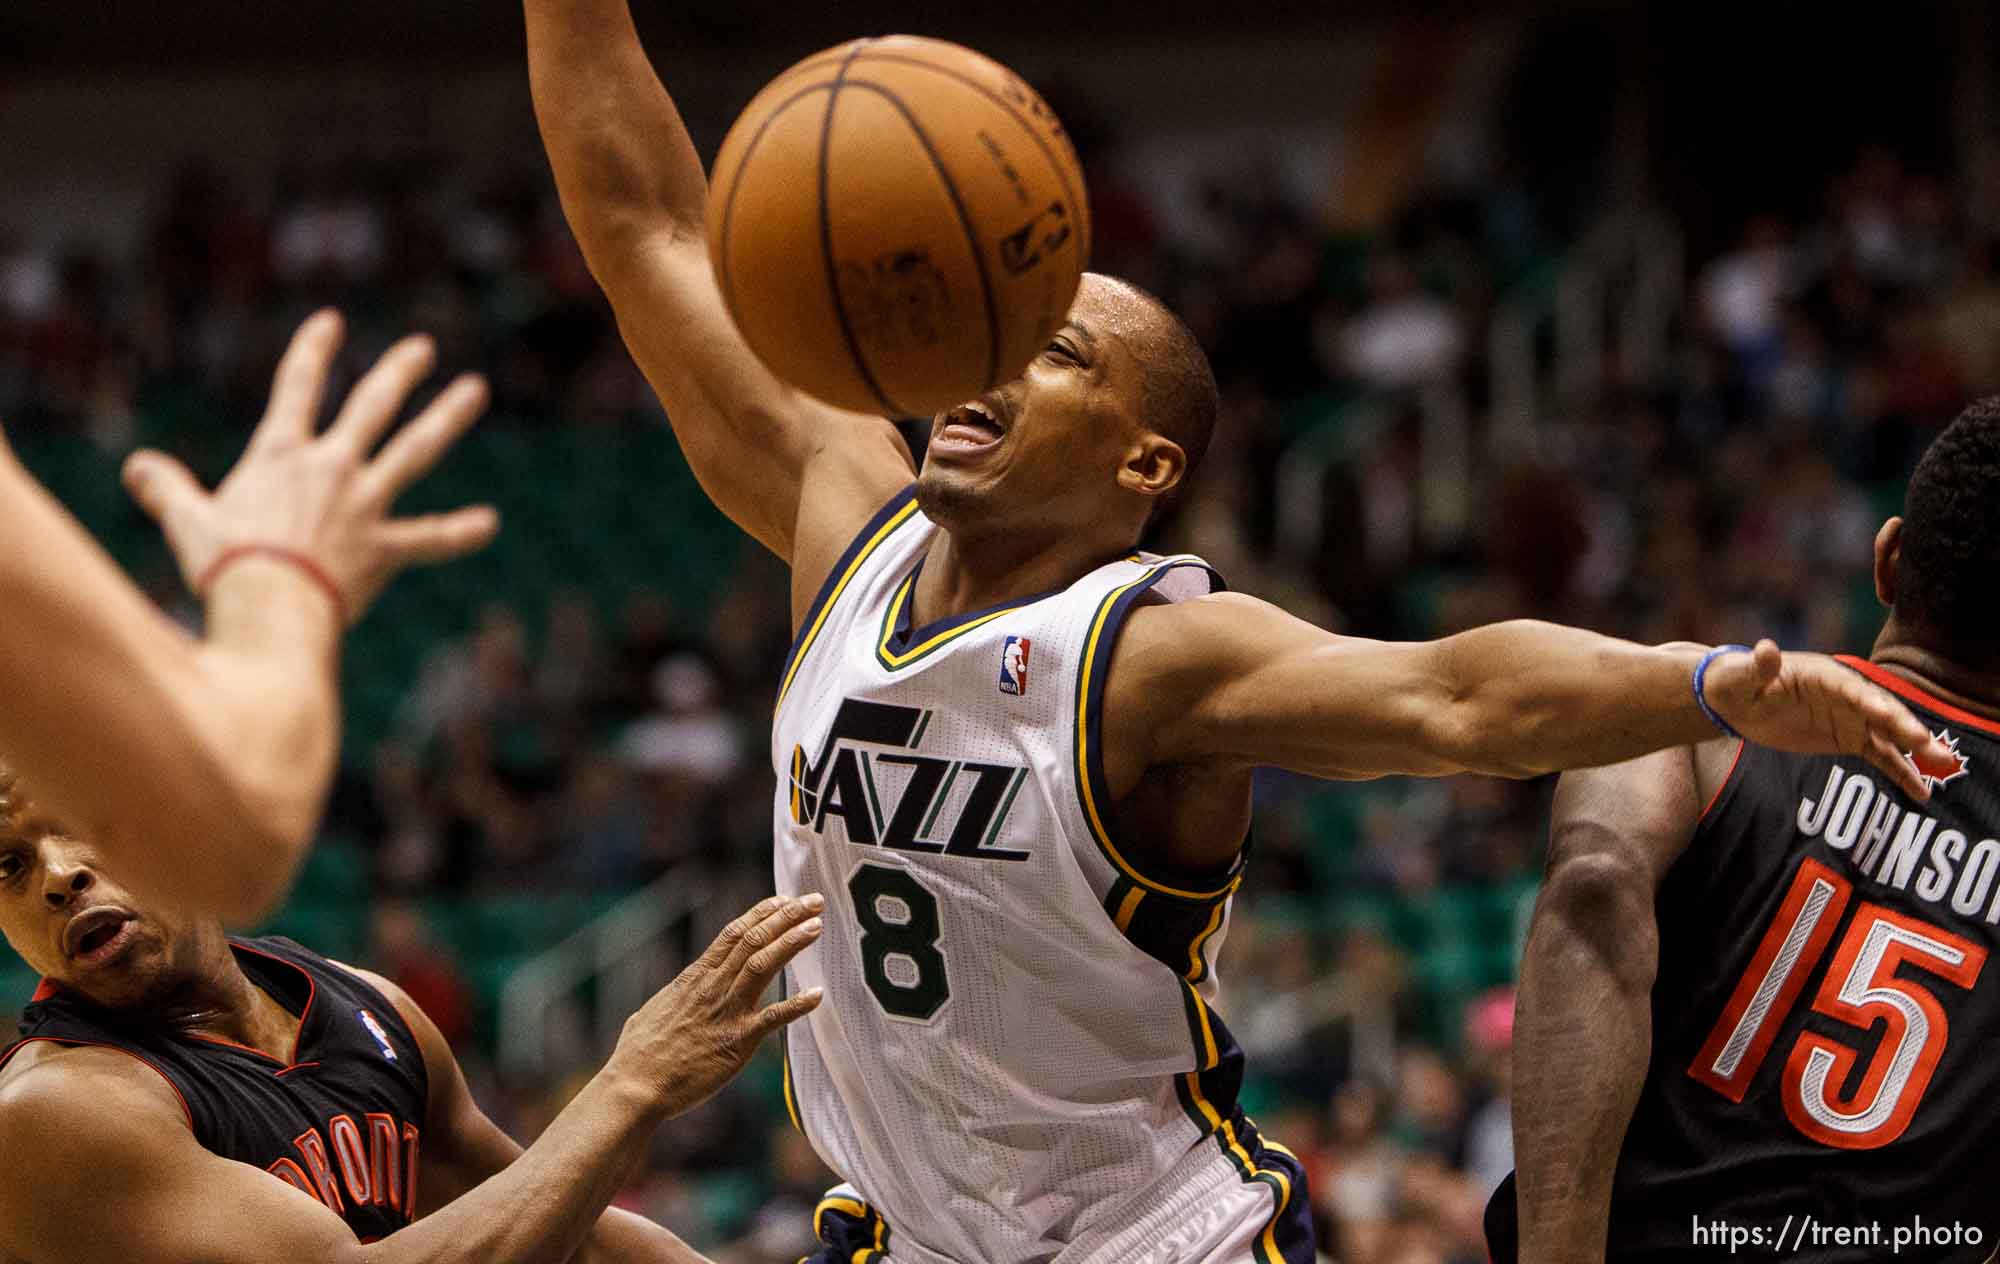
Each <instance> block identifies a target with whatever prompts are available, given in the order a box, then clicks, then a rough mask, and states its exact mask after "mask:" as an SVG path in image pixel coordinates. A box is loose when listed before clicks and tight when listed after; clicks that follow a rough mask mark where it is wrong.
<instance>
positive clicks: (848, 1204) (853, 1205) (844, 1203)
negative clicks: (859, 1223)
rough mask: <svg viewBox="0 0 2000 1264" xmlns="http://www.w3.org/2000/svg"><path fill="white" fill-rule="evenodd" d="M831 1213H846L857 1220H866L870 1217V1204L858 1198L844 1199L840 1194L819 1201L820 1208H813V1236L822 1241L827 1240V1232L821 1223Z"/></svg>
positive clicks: (830, 1195)
mask: <svg viewBox="0 0 2000 1264" xmlns="http://www.w3.org/2000/svg"><path fill="white" fill-rule="evenodd" d="M829 1211H844V1212H846V1213H847V1214H848V1215H850V1216H853V1217H854V1218H855V1219H856V1220H866V1219H868V1215H869V1211H868V1204H867V1203H864V1202H862V1201H861V1200H860V1199H858V1198H843V1197H841V1196H840V1195H838V1194H829V1195H827V1196H826V1197H825V1198H822V1199H820V1200H819V1206H817V1207H815V1208H813V1236H814V1237H815V1238H820V1239H821V1240H822V1241H824V1240H825V1232H826V1231H825V1229H824V1228H823V1227H822V1223H821V1222H822V1221H824V1220H825V1219H826V1213H827V1212H829Z"/></svg>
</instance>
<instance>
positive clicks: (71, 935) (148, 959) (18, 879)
mask: <svg viewBox="0 0 2000 1264" xmlns="http://www.w3.org/2000/svg"><path fill="white" fill-rule="evenodd" d="M0 933H4V934H5V936H6V939H7V943H8V944H9V945H10V946H12V948H13V949H14V951H15V952H16V953H18V954H20V956H21V959H22V960H24V961H26V962H27V963H28V964H29V965H30V966H32V967H33V968H34V969H35V970H36V971H38V972H40V973H41V975H42V976H43V977H44V978H46V979H48V980H49V981H50V982H52V983H55V984H57V985H58V986H60V987H62V988H64V989H66V990H68V991H71V992H75V993H77V994H78V995H80V996H83V997H84V998H85V999H87V1000H89V1001H91V1002H93V1003H95V1004H97V1005H101V1006H104V1007H105V1008H107V1009H120V1010H135V1009H136V1010H144V1009H149V1008H153V1007H156V1006H158V1005H160V1004H162V1003H164V1002H165V1001H167V1000H169V999H171V998H172V997H173V996H174V995H176V994H177V993H179V992H181V991H182V990H184V989H185V986H186V984H187V983H188V982H189V981H190V980H191V979H193V978H195V977H196V976H197V975H198V973H199V972H200V971H201V970H202V969H203V968H204V965H205V963H207V962H210V961H213V960H215V959H216V957H217V954H218V952H219V953H220V955H221V956H222V957H224V958H226V957H227V956H228V941H227V940H226V939H225V938H224V937H223V932H222V924H221V923H220V922H218V921H215V920H213V919H197V918H191V917H186V916H180V915H176V914H173V913H170V912H166V911H164V910H160V909H153V908H145V907H142V906H141V905H140V903H139V902H138V901H137V899H136V898H135V897H134V896H133V894H132V893H131V892H130V891H128V890H126V889H125V888H124V887H122V886H120V885H119V884H118V882H117V880H116V879H115V878H114V877H112V876H111V875H109V874H107V873H106V872H105V869H104V865H103V861H102V859H101V857H100V855H99V853H98V851H97V849H96V848H95V847H93V846H92V845H91V844H90V843H89V842H87V841H85V840H82V839H78V838H73V837H70V836H69V835H68V834H67V833H65V832H64V829H63V827H62V825H61V824H60V823H59V822H57V821H55V820H54V819H52V818H50V817H49V816H48V815H47V814H46V813H44V812H43V811H42V810H41V809H40V808H39V807H38V806H37V805H36V804H35V803H34V801H33V800H32V799H31V798H29V797H28V794H27V792H26V791H25V790H24V789H23V787H22V786H21V784H20V783H19V781H18V780H17V779H16V778H15V777H14V776H13V774H12V773H10V772H8V771H7V770H6V769H5V768H4V767H0Z"/></svg>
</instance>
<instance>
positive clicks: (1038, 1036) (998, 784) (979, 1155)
mask: <svg viewBox="0 0 2000 1264" xmlns="http://www.w3.org/2000/svg"><path fill="white" fill-rule="evenodd" d="M935 530H936V528H935V526H934V525H933V524H931V523H930V522H929V520H928V519H926V518H925V517H924V516H923V514H922V513H921V512H920V511H919V510H918V509H917V506H916V503H915V499H914V492H913V491H905V492H904V493H902V494H901V495H899V496H898V497H897V498H896V499H895V500H893V501H891V502H890V504H889V505H887V506H886V507H884V509H883V510H882V511H881V512H880V513H879V514H878V515H876V517H875V519H874V520H872V521H871V522H870V523H869V524H868V526H867V527H866V528H864V530H863V531H862V532H861V534H860V536H858V537H857V538H856V540H855V542H854V544H853V545H852V546H851V547H850V548H849V550H848V552H847V555H846V556H844V557H843V558H842V559H841V561H840V563H839V564H838V565H836V566H835V568H834V570H833V572H832V574H831V575H830V576H829V577H828V579H827V582H826V585H825V587H824V588H823V589H822V591H821V593H820V595H819V598H818V600H817V601H816V602H815V603H814V606H813V608H812V610H811V611H809V612H808V614H807V617H806V620H805V622H804V623H803V625H802V626H801V628H800V631H799V637H798V641H797V643H796V644H795V645H794V647H793V650H792V654H791V656H790V659H789V661H788V662H787V664H786V671H785V677H784V683H783V688H782V692H781V695H780V698H779V702H778V707H777V714H776V718H775V722H774V726H773V734H772V756H773V759H774V760H775V763H776V768H777V774H778V794H777V804H776V849H777V855H776V869H777V889H778V891H779V892H781V893H783V894H788V895H798V894H803V893H805V892H809V891H818V892H820V893H822V894H823V895H824V896H825V898H826V912H825V923H826V930H825V933H824V934H823V935H822V936H821V939H820V942H819V944H818V945H817V946H816V947H815V948H813V949H812V950H809V951H808V952H807V953H805V954H804V955H803V956H802V957H801V958H800V959H799V960H798V961H796V962H794V963H793V965H792V967H791V970H790V973H789V978H788V986H789V987H790V988H791V989H792V990H794V991H798V990H803V989H806V988H811V987H823V988H825V989H826V999H825V1001H824V1002H823V1003H822V1004H821V1005H820V1007H819V1008H818V1009H817V1010H816V1011H815V1012H814V1013H813V1014H812V1015H811V1016H809V1017H808V1018H807V1019H805V1020H803V1021H801V1022H799V1023H796V1024H794V1025H793V1026H792V1027H791V1028H790V1029H789V1030H788V1032H787V1035H786V1040H785V1045H786V1083H785V1088H786V1094H787V1097H786V1101H787V1106H788V1107H789V1108H790V1109H791V1110H792V1112H793V1118H794V1121H795V1122H797V1123H799V1125H800V1126H801V1127H802V1128H803V1129H804V1131H805V1133H806V1135H807V1136H808V1137H809V1138H810V1139H811V1141H812V1143H813V1146H814V1148H815V1149H817V1150H818V1152H819V1154H820V1156H821V1157H822V1158H823V1159H825V1160H826V1162H827V1163H828V1165H829V1166H831V1167H832V1168H833V1169H834V1170H835V1171H836V1172H838V1173H839V1174H840V1175H841V1176H842V1177H843V1178H844V1179H845V1180H846V1181H847V1182H849V1184H850V1186H851V1188H850V1189H848V1190H844V1191H841V1192H840V1194H839V1196H838V1197H837V1198H835V1199H833V1200H832V1204H831V1205H835V1206H839V1207H846V1206H848V1204H850V1203H853V1202H856V1201H858V1202H860V1203H862V1204H865V1212H866V1214H867V1215H869V1216H873V1217H876V1220H875V1221H872V1222H871V1223H877V1224H878V1227H879V1229H880V1237H881V1239H882V1240H881V1241H880V1242H868V1243H866V1244H865V1245H868V1246H869V1247H871V1248H879V1254H878V1255H875V1256H869V1258H884V1259H892V1260H894V1261H898V1262H905V1264H935V1262H938V1261H954V1262H956V1264H989V1262H993V1264H997V1262H999V1261H1030V1260H1033V1261H1057V1260H1059V1261H1062V1264H1071V1262H1073V1261H1083V1260H1090V1261H1105V1262H1107V1264H1108V1262H1109V1261H1119V1262H1120V1264H1129V1262H1130V1261H1136V1260H1160V1261H1162V1262H1165V1261H1182V1260H1205V1259H1211V1258H1214V1259H1221V1258H1224V1256H1222V1255H1218V1254H1215V1253H1214V1252H1215V1244H1217V1243H1222V1242H1225V1241H1229V1242H1238V1243H1241V1244H1242V1249H1241V1251H1240V1252H1238V1253H1234V1254H1230V1255H1229V1256H1228V1258H1231V1259H1238V1258H1240V1259H1245V1260H1249V1259H1256V1260H1259V1261H1269V1264H1280V1262H1281V1261H1284V1260H1289V1259H1294V1258H1305V1259H1310V1258H1311V1256H1310V1254H1305V1255H1304V1256H1303V1257H1301V1256H1299V1255H1297V1254H1295V1253H1294V1252H1293V1251H1291V1250H1285V1249H1283V1248H1284V1245H1285V1244H1284V1243H1283V1242H1282V1241H1281V1240H1280V1239H1281V1237H1282V1233H1283V1228H1282V1224H1281V1222H1282V1221H1283V1220H1285V1219H1286V1218H1287V1217H1288V1216H1290V1215H1293V1214H1295V1213H1297V1212H1299V1211H1301V1210H1302V1208H1300V1207H1298V1206H1296V1205H1295V1203H1302V1202H1303V1201H1304V1190H1303V1189H1302V1188H1301V1187H1300V1186H1301V1184H1302V1182H1301V1181H1300V1179H1299V1178H1298V1175H1297V1170H1296V1165H1295V1164H1294V1163H1291V1162H1288V1161H1287V1160H1288V1159H1289V1156H1288V1155H1285V1154H1283V1152H1282V1151H1280V1150H1279V1148H1278V1147H1275V1146H1267V1145H1266V1144H1264V1143H1261V1142H1260V1141H1259V1140H1258V1139H1257V1137H1256V1135H1255V1129H1254V1125H1252V1124H1250V1123H1249V1121H1247V1120H1245V1119H1244V1118H1243V1117H1242V1115H1241V1114H1240V1113H1238V1112H1237V1111H1236V1109H1235V1103H1234V1099H1235V1093H1236V1088H1237V1086H1238V1084H1239V1083H1240V1080H1241V1074H1242V1068H1241V1055H1240V1052H1239V1051H1238V1050H1237V1049H1236V1046H1235V1044H1234V1042H1233V1041H1232V1040H1231V1039H1230V1038H1229V1036H1228V1032H1227V1029H1226V1028H1225V1027H1224V1026H1223V1025H1222V1023H1221V1020H1220V1019H1219V1018H1217V1017H1216V1016H1215V1014H1214V1012H1213V1009H1212V1006H1213V1003H1214V1001H1215V998H1216V991H1217V982H1216V978H1215V972H1214V969H1213V961H1214V958H1215V953H1216V951H1217V949H1218V948H1219V947H1220V946H1221V943H1222V939H1223V935H1224V933H1225V932H1226V930H1227V928H1228V921H1229V903H1230V897H1231V896H1232V894H1233V893H1234V891H1235V889H1236V886H1237V883H1238V882H1239V881H1240V861H1239V864H1238V868H1237V870H1236V871H1232V872H1231V873H1228V874H1223V875H1210V876H1209V877H1208V878H1207V879H1206V880H1205V881H1204V882H1195V881H1185V882H1184V881H1181V880H1177V879H1174V878H1171V877H1166V878H1163V877H1161V876H1159V875H1156V874H1153V873H1151V872H1144V873H1142V872H1141V870H1140V869H1138V868H1135V867H1134V866H1133V864H1132V863H1130V860H1129V857H1128V856H1127V855H1126V854H1125V853H1124V852H1122V851H1121V850H1120V847H1119V843H1118V841H1117V840H1116V839H1115V838H1114V836H1113V835H1112V834H1111V833H1110V832H1109V830H1108V828H1107V826H1108V820H1107V812H1108V805H1107V803H1106V801H1105V797H1104V796H1105V791H1104V783H1103V774H1102V765H1101V762H1100V760H1099V756H1098V751H1097V749H1096V744H1097V742H1098V734H1097V717H1098V712H1099V707H1100V700H1101V698H1102V694H1103V688H1104V678H1105V674H1106V667H1107V664H1108V662H1109V659H1110V654H1111V647H1112V644H1113V643H1114V641H1115V639H1116V637H1117V633H1118V629H1119V627H1120V625H1121V623H1122V621H1123V619H1124V617H1125V615H1126V613H1127V611H1129V610H1130V609H1131V608H1132V606H1133V605H1134V604H1136V603H1138V602H1140V601H1143V600H1180V599H1184V598H1186V597H1188V596H1191V595H1196V594H1205V593H1207V592H1210V591H1211V590H1213V589H1214V588H1217V587H1219V586H1220V580H1219V579H1218V577H1217V576H1216V575H1215V573H1214V572H1213V571H1212V570H1210V569H1209V567H1208V566H1207V565H1206V564H1205V563H1203V562H1201V561H1200V560H1199V559H1197V558H1194V557H1189V556H1180V557H1165V558H1163V557H1154V556H1150V555H1141V554H1133V555H1131V556H1129V557H1126V558H1124V559H1121V560H1118V561H1114V562H1110V563H1107V564H1106V565H1104V566H1102V567H1099V568H1098V569H1097V570H1094V571H1092V572H1091V573H1090V574H1088V575H1086V576H1084V577H1083V578H1082V579H1079V580H1078V581H1076V582H1075V583H1074V584H1072V585H1070V586H1069V587H1068V588H1065V589H1063V590H1061V591H1058V592H1052V593H1047V594H1044V595H1042V596H1039V597H1034V598H1029V599H1027V600H1025V601H1021V602H1018V603H1015V604H1012V605H1008V606H1005V607H1001V608H998V609H992V610H985V611H978V612H975V613H972V614H967V615H964V616H961V617H959V618H955V619H952V620H949V621H945V622H941V623H938V624H934V625H931V626H928V627H922V628H916V629H912V628H911V626H910V594H911V591H912V589H913V586H914V583H915V579H916V572H917V571H918V569H919V567H920V564H921V561H922V558H923V555H924V553H925V551H926V547H927V545H928V544H929V542H930V540H931V538H932V536H933V533H934V532H935ZM1218 1218H1219V1219H1221V1220H1224V1221H1226V1222H1228V1223H1224V1224H1220V1225H1215V1224H1209V1227H1208V1228H1207V1229H1199V1228H1198V1227H1199V1226H1200V1225H1202V1224H1204V1223H1206V1222H1212V1221H1215V1220H1217V1219H1218ZM1191 1227H1194V1231H1193V1232H1191ZM1307 1232H1309V1230H1308V1231H1307ZM1204 1243H1206V1244H1207V1245H1204ZM1308 1249H1309V1248H1308ZM867 1254H868V1253H867V1252H865V1251H864V1252H861V1253H859V1254H857V1256H856V1258H861V1257H862V1256H864V1255H867Z"/></svg>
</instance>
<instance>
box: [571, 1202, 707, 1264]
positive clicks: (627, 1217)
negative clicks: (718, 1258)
mask: <svg viewBox="0 0 2000 1264" xmlns="http://www.w3.org/2000/svg"><path fill="white" fill-rule="evenodd" d="M570 1264H708V1259H707V1257H706V1256H704V1255H702V1254H701V1252H699V1251H697V1250H695V1249H694V1248H693V1247H691V1246H689V1245H688V1244H687V1243H685V1242H683V1241H681V1240H680V1239H679V1238H677V1237H675V1236H674V1235H673V1234H671V1233H669V1232H667V1231H666V1230H665V1229H662V1228H661V1227H660V1226H659V1225H656V1224H654V1223H653V1222H652V1221H650V1220H648V1219H646V1218H645V1217H644V1216H635V1215H633V1214H632V1213H631V1212H629V1211H620V1210H619V1209H618V1208H616V1207H613V1208H612V1209H611V1210H609V1211H607V1212H605V1213H604V1214H603V1215H602V1216H600V1217H599V1218H598V1221H597V1225H596V1227H595V1228H593V1229H592V1230H591V1231H590V1237H589V1238H588V1239H587V1240H585V1242H584V1244H583V1249H582V1250H580V1251H578V1252H577V1253H576V1254H575V1255H574V1256H571V1257H570Z"/></svg>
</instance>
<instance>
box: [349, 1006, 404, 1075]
mask: <svg viewBox="0 0 2000 1264" xmlns="http://www.w3.org/2000/svg"><path fill="white" fill-rule="evenodd" d="M354 1012H355V1014H356V1015H358V1016H359V1017H360V1019H361V1025H362V1026H363V1027H366V1028H367V1029H368V1034H369V1035H371V1036H373V1037H375V1043H376V1044H378V1045H381V1046H382V1056H383V1057H385V1058H387V1059H389V1061H391V1062H394V1061H395V1060H396V1047H395V1046H394V1045H392V1044H390V1043H389V1033H388V1032H386V1031H383V1030H382V1024H381V1023H379V1022H377V1021H376V1020H375V1015H373V1014H371V1013H369V1012H368V1011H367V1010H365V1009H358V1010H355V1011H354Z"/></svg>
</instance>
